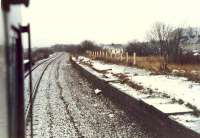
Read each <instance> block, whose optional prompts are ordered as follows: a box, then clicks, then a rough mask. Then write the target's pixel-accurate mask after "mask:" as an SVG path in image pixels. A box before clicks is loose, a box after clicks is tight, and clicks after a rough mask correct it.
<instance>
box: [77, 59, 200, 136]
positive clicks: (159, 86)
mask: <svg viewBox="0 0 200 138" xmlns="http://www.w3.org/2000/svg"><path fill="white" fill-rule="evenodd" d="M80 59H81V61H87V62H89V63H91V65H92V67H93V68H94V69H96V70H108V69H111V70H109V71H107V73H106V74H104V76H106V77H107V78H104V77H103V75H102V74H101V73H99V72H96V71H94V70H92V69H91V68H90V67H88V66H86V65H83V64H80V65H81V66H82V67H83V68H85V69H86V70H88V71H89V72H91V73H93V74H94V75H96V76H98V77H99V78H101V79H104V80H106V81H109V80H117V78H116V77H115V76H113V75H112V74H116V73H123V74H126V75H128V77H129V79H130V80H131V81H133V82H134V83H136V84H138V85H142V86H143V87H144V89H145V90H150V89H151V90H153V93H143V92H141V91H138V90H135V89H133V88H130V87H129V86H127V85H126V84H120V83H112V82H110V85H112V86H114V87H116V88H118V89H119V90H121V91H123V92H124V93H126V94H127V95H130V96H132V97H134V98H137V99H139V100H142V101H144V102H145V103H147V104H149V105H152V106H154V107H155V108H157V109H159V110H160V111H162V112H163V113H166V114H169V115H170V114H177V115H170V116H169V117H170V118H171V119H173V120H175V121H177V122H179V123H181V124H183V125H185V126H186V127H189V128H191V129H192V130H194V131H196V132H198V133H200V125H199V124H200V121H199V120H200V117H198V116H195V115H193V114H192V113H190V112H193V109H191V108H189V107H187V106H186V104H188V103H189V104H190V105H192V106H195V107H197V109H199V110H200V102H199V99H200V84H199V83H195V82H192V81H188V80H187V78H184V77H176V76H171V75H151V72H150V71H147V70H144V69H139V68H135V67H127V66H123V65H116V64H106V63H104V62H102V61H96V60H90V59H88V58H86V59H84V57H81V58H79V60H78V62H77V63H80V62H81V61H80ZM163 94H167V95H168V97H163ZM173 99H176V100H177V101H178V100H180V99H181V101H183V102H184V103H178V102H174V101H173ZM182 113H184V114H182ZM188 116H190V120H192V121H190V122H188V120H187V119H186V118H188Z"/></svg>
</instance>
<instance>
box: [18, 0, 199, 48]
mask: <svg viewBox="0 0 200 138" xmlns="http://www.w3.org/2000/svg"><path fill="white" fill-rule="evenodd" d="M30 1H31V3H30V6H29V8H28V9H26V8H22V17H23V20H24V22H30V23H31V27H32V41H33V45H34V46H47V45H50V44H54V43H79V42H81V41H83V40H85V39H90V40H93V41H96V42H97V43H112V42H114V43H127V42H128V41H131V40H134V39H138V40H144V38H145V33H146V32H147V31H148V30H149V29H150V27H151V26H152V24H153V23H155V22H157V21H161V22H165V23H167V24H172V25H181V26H183V25H184V26H189V25H190V26H195V27H199V26H200V8H199V6H200V0H30Z"/></svg>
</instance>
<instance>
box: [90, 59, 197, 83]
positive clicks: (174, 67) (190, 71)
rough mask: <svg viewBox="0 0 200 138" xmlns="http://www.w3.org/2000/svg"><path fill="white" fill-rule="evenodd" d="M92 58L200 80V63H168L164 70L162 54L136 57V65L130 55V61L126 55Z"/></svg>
mask: <svg viewBox="0 0 200 138" xmlns="http://www.w3.org/2000/svg"><path fill="white" fill-rule="evenodd" d="M89 58H92V59H97V60H103V61H105V62H108V63H114V64H120V65H127V66H137V67H139V68H143V69H147V70H150V71H152V72H153V73H152V74H163V73H164V74H173V75H177V76H184V77H187V78H188V79H189V80H193V81H196V82H200V63H199V64H183V65H181V64H175V63H168V65H167V68H165V69H164V70H163V67H162V66H163V63H164V58H163V57H160V56H148V57H136V65H133V57H132V56H129V58H128V62H127V59H126V56H125V55H123V57H122V59H120V56H119V55H117V56H113V57H112V58H110V57H108V58H105V57H89Z"/></svg>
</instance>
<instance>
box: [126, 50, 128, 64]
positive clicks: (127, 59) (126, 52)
mask: <svg viewBox="0 0 200 138" xmlns="http://www.w3.org/2000/svg"><path fill="white" fill-rule="evenodd" d="M126 63H127V64H128V52H126Z"/></svg>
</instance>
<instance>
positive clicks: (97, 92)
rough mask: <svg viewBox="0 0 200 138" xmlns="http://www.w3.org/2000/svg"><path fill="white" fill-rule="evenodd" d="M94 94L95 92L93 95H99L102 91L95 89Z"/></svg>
mask: <svg viewBox="0 0 200 138" xmlns="http://www.w3.org/2000/svg"><path fill="white" fill-rule="evenodd" d="M94 92H95V94H99V93H101V92H102V91H101V90H99V89H95V90H94Z"/></svg>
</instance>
